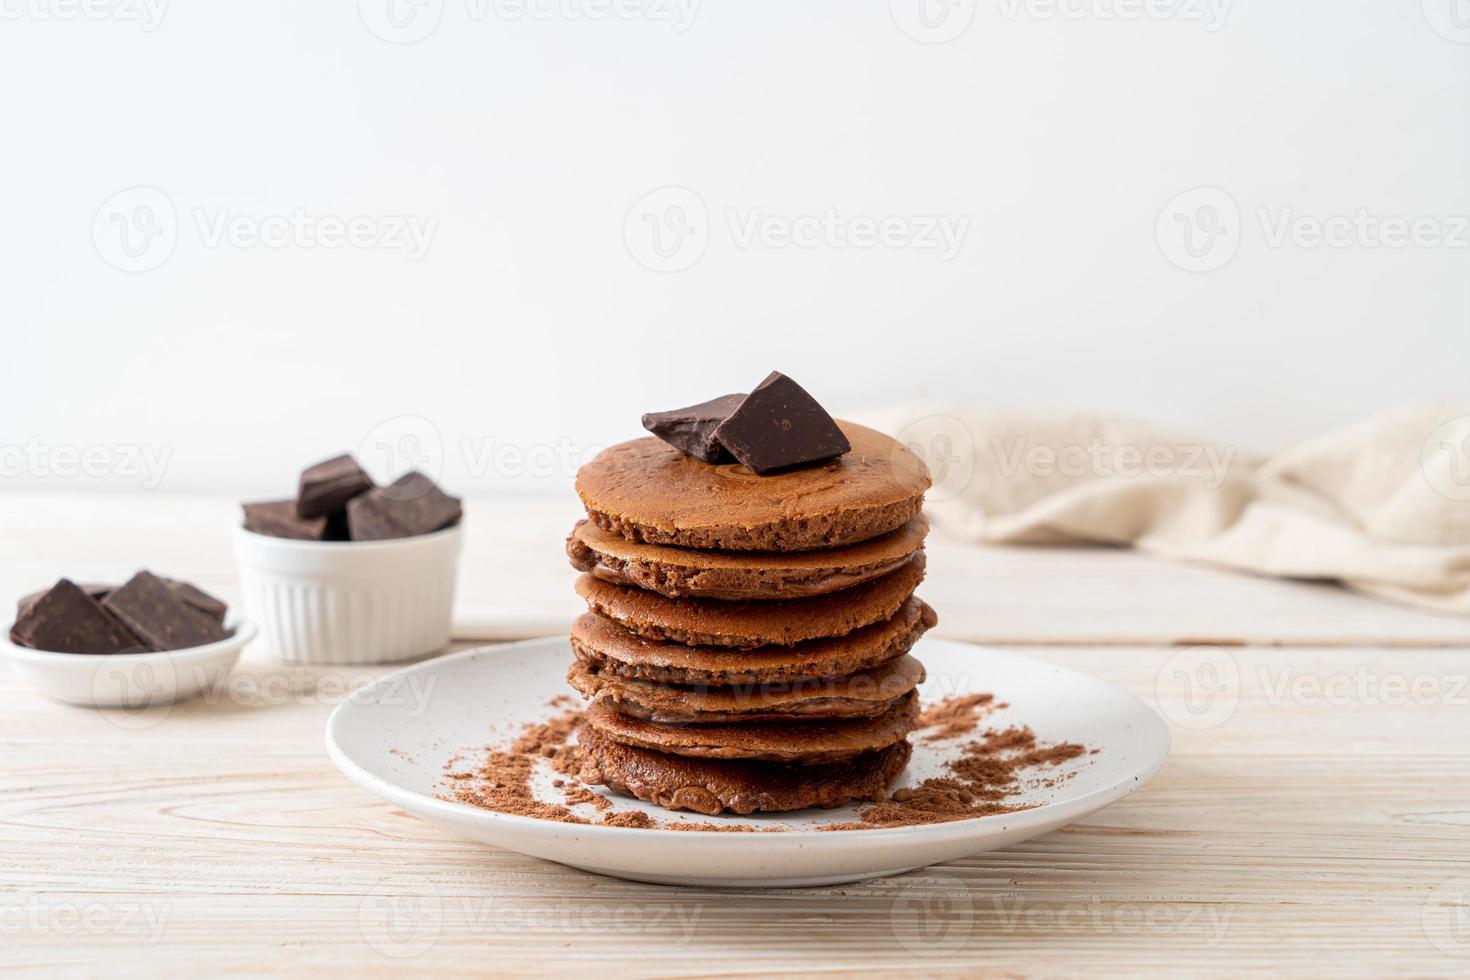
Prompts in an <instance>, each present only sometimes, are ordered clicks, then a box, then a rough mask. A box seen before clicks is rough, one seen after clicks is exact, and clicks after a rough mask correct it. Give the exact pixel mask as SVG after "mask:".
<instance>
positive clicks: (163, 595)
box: [102, 572, 229, 650]
mask: <svg viewBox="0 0 1470 980" xmlns="http://www.w3.org/2000/svg"><path fill="white" fill-rule="evenodd" d="M102 607H103V608H104V609H106V610H107V611H108V612H110V613H112V614H113V615H114V616H116V617H117V618H118V619H120V620H122V621H123V623H124V624H125V625H126V626H127V627H128V629H130V630H132V631H133V632H134V633H136V634H137V635H138V636H140V637H142V638H143V640H144V642H146V643H148V644H149V645H150V646H152V647H153V648H155V649H157V650H182V649H184V648H185V647H197V646H203V645H204V644H206V643H213V642H215V641H216V640H223V639H224V638H225V637H226V636H228V635H229V632H228V631H227V630H226V629H225V628H224V626H222V625H221V624H220V623H219V622H218V621H217V620H216V619H215V618H214V617H213V616H211V615H209V613H206V612H203V611H202V610H199V609H196V608H195V607H193V606H191V605H190V604H189V603H187V602H185V601H184V599H183V598H182V597H181V596H180V595H179V593H178V590H176V589H173V588H171V587H170V586H169V585H168V583H167V582H165V581H164V580H163V579H161V578H159V577H158V576H157V575H154V574H153V573H152V572H139V573H138V574H137V575H134V576H133V577H132V578H130V579H128V582H127V584H126V585H124V586H123V587H122V588H119V589H114V590H113V592H112V594H111V595H109V596H108V597H107V601H106V602H104V603H103V604H102Z"/></svg>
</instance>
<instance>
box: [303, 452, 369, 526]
mask: <svg viewBox="0 0 1470 980" xmlns="http://www.w3.org/2000/svg"><path fill="white" fill-rule="evenodd" d="M372 488H373V481H372V478H371V477H369V476H368V475H367V474H366V473H364V472H363V470H362V467H361V466H359V465H357V460H355V459H353V458H352V457H351V456H349V455H347V454H346V453H344V454H342V455H341V456H333V457H332V458H331V459H327V460H323V461H322V462H320V463H317V464H316V465H315V466H309V467H307V468H306V469H305V470H303V471H302V473H301V483H300V485H299V486H298V488H297V490H296V516H298V517H325V516H326V515H328V514H330V513H332V512H333V511H339V510H341V509H342V508H343V507H345V506H346V505H347V501H349V500H351V499H352V498H353V497H356V496H357V495H358V494H360V493H363V492H365V491H367V490H371V489H372Z"/></svg>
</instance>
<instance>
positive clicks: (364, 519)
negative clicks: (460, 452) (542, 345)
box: [347, 472, 462, 541]
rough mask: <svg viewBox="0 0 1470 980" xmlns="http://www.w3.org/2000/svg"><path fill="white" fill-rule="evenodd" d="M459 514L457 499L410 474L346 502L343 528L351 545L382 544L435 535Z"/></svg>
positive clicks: (455, 520)
mask: <svg viewBox="0 0 1470 980" xmlns="http://www.w3.org/2000/svg"><path fill="white" fill-rule="evenodd" d="M461 513H462V511H461V509H460V505H459V500H458V499H457V498H455V497H451V496H449V495H448V494H447V493H445V492H444V491H443V490H440V489H439V487H438V486H436V485H435V483H434V481H433V480H431V479H429V478H428V477H427V476H424V475H423V474H422V473H418V472H413V473H408V474H405V475H404V476H401V477H399V478H398V479H397V480H394V481H393V482H392V483H390V484H389V485H388V486H386V487H378V488H377V489H375V490H369V491H368V492H367V493H364V494H359V495H358V496H356V497H353V498H352V499H351V500H349V501H348V502H347V526H348V530H349V531H350V533H351V535H352V540H353V541H383V540H386V539H389V538H408V537H413V536H414V535H416V534H429V533H431V532H434V531H438V530H440V529H442V528H446V527H448V526H449V525H451V524H454V523H455V522H457V521H458V520H459V518H460V514H461Z"/></svg>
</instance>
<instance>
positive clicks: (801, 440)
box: [714, 371, 852, 473]
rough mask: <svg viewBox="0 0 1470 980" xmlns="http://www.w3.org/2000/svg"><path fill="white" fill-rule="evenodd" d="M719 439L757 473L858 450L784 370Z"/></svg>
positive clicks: (760, 388) (743, 406)
mask: <svg viewBox="0 0 1470 980" xmlns="http://www.w3.org/2000/svg"><path fill="white" fill-rule="evenodd" d="M714 436H715V439H717V440H718V441H719V443H720V444H721V445H722V446H724V447H725V448H726V449H728V450H730V452H731V453H732V454H733V455H734V456H735V458H736V459H738V460H740V462H742V463H744V464H745V465H746V466H748V467H749V468H750V469H752V470H754V471H755V472H757V473H769V472H770V471H772V470H779V469H785V468H786V467H789V466H800V465H801V464H803V463H815V462H817V461H819V460H824V459H831V458H832V457H834V456H841V455H842V454H843V453H845V452H847V451H848V450H849V449H850V448H852V447H851V445H850V444H849V443H848V441H847V436H845V435H843V434H842V430H841V429H839V428H838V427H837V423H836V422H834V421H833V420H832V416H830V415H828V414H827V410H826V409H824V408H823V407H822V406H821V405H819V404H817V400H816V399H815V398H813V397H812V396H811V395H809V394H807V392H806V389H804V388H802V386H801V385H799V384H797V383H796V382H795V381H792V380H791V379H790V378H788V377H786V375H784V374H782V373H781V372H779V371H772V372H771V373H770V374H769V375H768V376H767V377H766V379H765V380H764V381H762V382H761V383H760V384H758V385H756V386H755V389H754V390H753V391H752V392H751V393H750V394H749V395H747V396H746V397H745V400H744V401H742V402H741V403H740V405H739V407H737V408H736V409H735V411H734V412H732V413H731V415H730V417H729V418H727V419H725V421H724V422H722V423H720V425H719V427H718V428H716V429H715V433H714Z"/></svg>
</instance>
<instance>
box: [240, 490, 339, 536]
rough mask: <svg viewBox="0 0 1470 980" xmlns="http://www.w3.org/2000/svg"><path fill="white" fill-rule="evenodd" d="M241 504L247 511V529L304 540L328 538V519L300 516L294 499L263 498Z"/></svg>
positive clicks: (258, 532) (257, 532)
mask: <svg viewBox="0 0 1470 980" xmlns="http://www.w3.org/2000/svg"><path fill="white" fill-rule="evenodd" d="M240 506H241V508H242V509H243V510H244V511H245V530H247V531H254V532H255V533H256V534H269V535H270V536H271V537H275V538H297V539H300V540H302V541H321V540H324V539H325V538H326V534H327V523H328V519H327V518H326V517H300V516H298V515H297V513H296V501H294V500H262V501H259V502H258V503H253V504H241V505H240Z"/></svg>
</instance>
